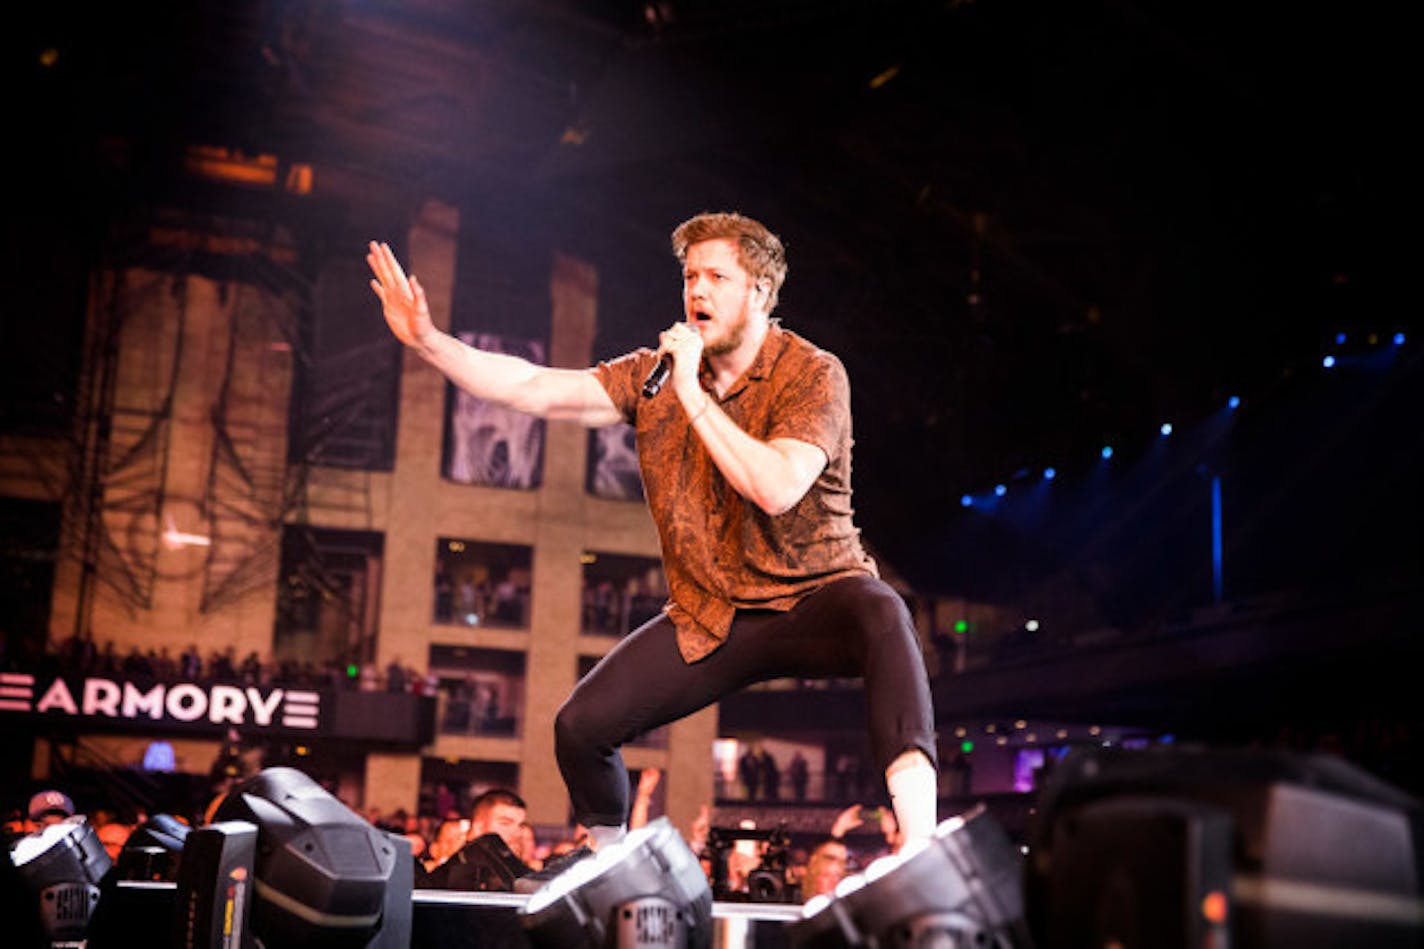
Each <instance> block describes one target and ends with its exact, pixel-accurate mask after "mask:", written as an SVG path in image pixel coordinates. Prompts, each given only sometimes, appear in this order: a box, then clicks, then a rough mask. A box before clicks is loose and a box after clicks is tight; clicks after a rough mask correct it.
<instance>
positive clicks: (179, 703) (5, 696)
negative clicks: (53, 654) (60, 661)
mask: <svg viewBox="0 0 1424 949" xmlns="http://www.w3.org/2000/svg"><path fill="white" fill-rule="evenodd" d="M0 712H30V713H34V714H38V715H44V714H50V715H65V716H71V717H76V718H79V717H83V718H89V719H113V720H133V721H154V722H162V723H165V724H170V725H189V726H193V725H206V726H226V725H233V726H240V727H243V728H249V729H251V728H259V729H262V728H270V729H277V728H282V729H294V730H297V731H314V730H316V728H317V726H318V725H319V724H320V717H321V693H319V692H311V691H298V690H294V689H282V688H256V687H254V686H236V685H213V684H206V685H205V684H199V683H196V682H159V683H153V682H143V683H135V682H131V681H128V680H125V679H109V678H103V677H99V676H89V677H87V678H84V679H78V678H74V679H65V678H60V677H55V678H53V679H50V680H48V681H42V680H37V679H36V678H35V676H33V675H30V674H28V673H15V672H4V673H0Z"/></svg>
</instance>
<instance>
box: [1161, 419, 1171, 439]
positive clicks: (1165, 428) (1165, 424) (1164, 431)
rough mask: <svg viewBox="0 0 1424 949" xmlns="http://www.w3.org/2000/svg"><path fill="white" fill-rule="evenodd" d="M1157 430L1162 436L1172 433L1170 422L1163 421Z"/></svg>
mask: <svg viewBox="0 0 1424 949" xmlns="http://www.w3.org/2000/svg"><path fill="white" fill-rule="evenodd" d="M1158 431H1159V432H1161V433H1162V437H1163V438H1166V437H1167V436H1168V435H1170V434H1172V423H1171V422H1163V423H1162V427H1161V428H1159V429H1158Z"/></svg>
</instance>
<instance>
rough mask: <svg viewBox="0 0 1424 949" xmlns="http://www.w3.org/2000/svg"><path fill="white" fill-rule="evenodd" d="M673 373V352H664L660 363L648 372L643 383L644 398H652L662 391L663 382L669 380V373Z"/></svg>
mask: <svg viewBox="0 0 1424 949" xmlns="http://www.w3.org/2000/svg"><path fill="white" fill-rule="evenodd" d="M671 373H672V354H671V353H663V354H662V358H660V359H659V360H658V364H657V365H656V366H654V367H653V371H652V372H650V373H648V378H647V381H645V382H644V383H643V398H645V399H651V398H652V397H653V396H655V395H657V394H658V393H659V392H660V391H662V387H663V383H664V382H667V378H668V375H669V374H671Z"/></svg>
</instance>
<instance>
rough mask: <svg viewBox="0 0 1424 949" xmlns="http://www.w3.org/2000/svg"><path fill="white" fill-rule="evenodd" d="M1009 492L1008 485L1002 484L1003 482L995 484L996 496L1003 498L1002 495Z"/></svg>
mask: <svg viewBox="0 0 1424 949" xmlns="http://www.w3.org/2000/svg"><path fill="white" fill-rule="evenodd" d="M1008 493H1009V489H1008V487H1007V486H1006V485H1002V484H996V485H994V496H995V497H998V498H1001V497H1003V496H1004V495H1006V494H1008Z"/></svg>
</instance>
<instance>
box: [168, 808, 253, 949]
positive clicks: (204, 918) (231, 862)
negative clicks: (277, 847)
mask: <svg viewBox="0 0 1424 949" xmlns="http://www.w3.org/2000/svg"><path fill="white" fill-rule="evenodd" d="M256 861H257V826H256V825H255V824H251V823H248V822H247V821H221V822H219V823H215V824H209V825H208V826H206V827H203V828H200V829H198V830H195V831H192V832H191V833H189V834H188V835H187V837H186V838H185V840H184V844H183V853H182V857H181V859H180V860H179V863H178V891H177V895H176V897H175V899H174V904H173V945H174V946H176V947H178V949H242V947H250V946H252V945H253V941H252V935H251V932H250V930H249V927H248V911H249V909H250V907H251V904H252V895H251V887H252V879H253V872H254V868H255V866H256Z"/></svg>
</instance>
